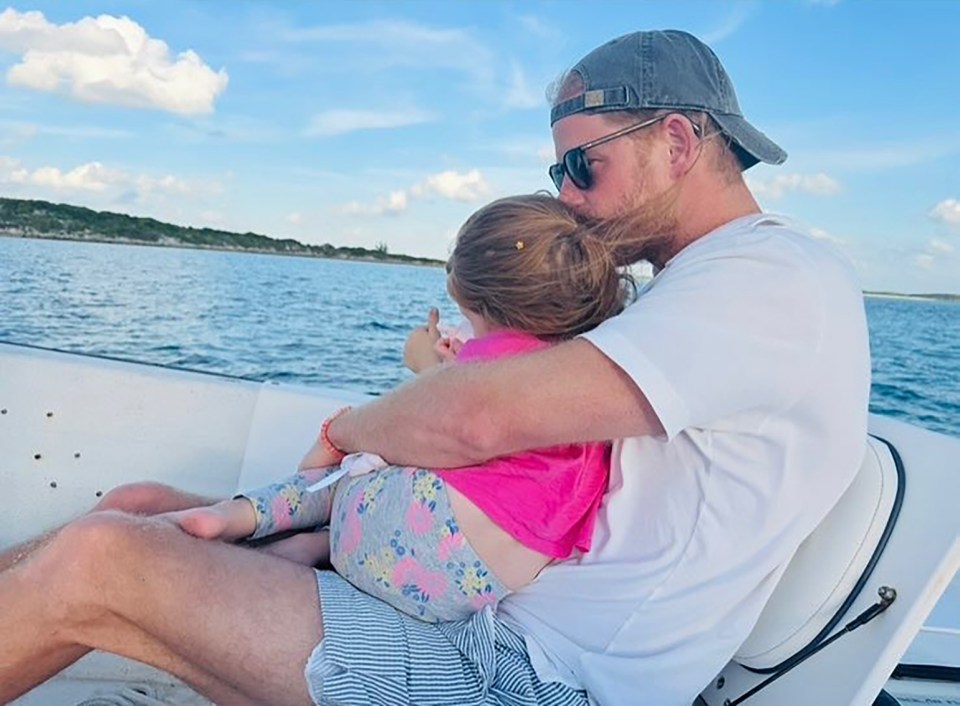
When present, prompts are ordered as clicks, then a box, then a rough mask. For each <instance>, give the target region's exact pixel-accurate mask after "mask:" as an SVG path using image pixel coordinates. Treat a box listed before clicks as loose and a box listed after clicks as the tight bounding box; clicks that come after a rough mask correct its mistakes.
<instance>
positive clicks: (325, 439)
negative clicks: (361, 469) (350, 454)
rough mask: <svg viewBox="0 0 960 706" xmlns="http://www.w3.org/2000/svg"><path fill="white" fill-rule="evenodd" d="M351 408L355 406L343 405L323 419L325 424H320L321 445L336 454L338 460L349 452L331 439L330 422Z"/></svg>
mask: <svg viewBox="0 0 960 706" xmlns="http://www.w3.org/2000/svg"><path fill="white" fill-rule="evenodd" d="M351 409H353V408H352V407H349V406H347V407H341V408H340V409H338V410H337V411H336V412H334V413H333V414H331V415H330V416H329V417H327V418H326V419H324V420H323V424H321V425H320V445H321V446H323V448H324V449H326V450H327V451H329V452H330V453H331V454H333V455H334V456H336V457H337V460H338V461H339V460H340V459H342V458H343V457H344V456H346V455H347V454H346V452H345V451H343V450H342V449H339V448H337V445H336V444H334V443H333V442H332V441H330V433H329V432H330V422H332V421H333V420H334V419H336V418H337V417H342V416H343V415H344V414H346V413H347V412H349V411H350V410H351Z"/></svg>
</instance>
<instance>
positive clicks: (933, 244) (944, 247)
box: [927, 238, 955, 255]
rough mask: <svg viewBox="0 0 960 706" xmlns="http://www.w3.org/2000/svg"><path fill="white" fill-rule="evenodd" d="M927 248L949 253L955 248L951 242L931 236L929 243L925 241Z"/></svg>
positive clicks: (944, 253) (940, 252) (939, 252)
mask: <svg viewBox="0 0 960 706" xmlns="http://www.w3.org/2000/svg"><path fill="white" fill-rule="evenodd" d="M927 249H928V250H931V251H932V252H935V253H938V254H943V255H949V254H950V253H952V252H953V251H954V249H955V248H954V247H953V245H952V244H950V243H948V242H947V241H945V240H940V239H939V238H933V239H932V240H930V242H929V243H927Z"/></svg>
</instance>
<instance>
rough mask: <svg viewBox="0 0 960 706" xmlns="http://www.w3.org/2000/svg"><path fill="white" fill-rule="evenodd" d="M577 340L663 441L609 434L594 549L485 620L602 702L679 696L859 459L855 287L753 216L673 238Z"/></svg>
mask: <svg viewBox="0 0 960 706" xmlns="http://www.w3.org/2000/svg"><path fill="white" fill-rule="evenodd" d="M584 338H586V339H587V340H589V341H590V342H591V343H593V345H595V346H596V347H597V348H599V349H600V350H601V351H603V353H604V354H605V355H607V356H608V357H609V358H610V359H611V360H613V361H614V362H615V363H616V364H617V365H619V366H620V367H621V368H622V369H623V370H624V371H626V373H627V374H628V375H629V376H630V377H631V378H632V379H633V381H634V382H635V383H636V385H637V387H638V388H640V390H642V391H643V393H644V394H645V395H646V397H647V399H648V400H649V401H650V404H651V405H652V406H653V409H654V410H655V411H656V413H657V416H658V417H659V419H660V422H661V424H662V425H663V427H664V429H665V431H666V436H665V437H659V438H657V437H639V438H631V439H625V440H622V441H619V442H617V444H616V446H615V447H614V454H613V459H614V461H613V467H612V469H611V475H610V488H609V492H608V493H607V495H606V496H605V498H604V502H603V504H602V506H601V508H600V514H599V517H598V519H597V529H596V531H595V534H594V539H593V547H592V548H591V550H590V552H589V553H587V554H586V555H585V556H582V557H580V558H577V559H572V560H569V561H567V562H564V563H561V564H557V565H554V566H551V567H549V568H547V569H546V570H544V571H543V572H542V573H541V575H540V577H539V578H538V579H537V580H536V581H534V582H533V583H532V584H530V585H529V586H528V587H526V588H524V589H523V590H521V591H519V592H517V593H515V594H513V595H511V596H509V597H507V598H506V599H505V600H504V601H503V603H502V604H501V607H500V615H501V617H502V618H503V619H504V620H505V621H506V622H507V623H508V624H509V625H511V626H513V627H514V628H515V629H517V630H518V631H519V632H521V633H522V634H523V635H524V636H525V638H526V642H527V646H528V649H529V651H530V655H531V660H532V662H533V665H534V667H535V669H536V671H537V674H538V675H539V677H540V678H541V679H542V680H544V681H561V682H564V683H567V684H570V685H572V686H576V687H578V688H585V689H586V690H587V691H588V693H589V695H590V698H591V700H592V702H593V703H596V704H602V705H603V706H614V705H620V704H623V705H629V706H642V705H644V704H650V705H651V706H690V704H691V703H692V701H693V700H694V699H695V697H696V695H697V694H698V693H699V692H700V691H701V690H702V689H703V687H705V686H706V685H707V684H708V683H709V682H710V681H711V680H712V679H713V677H715V676H716V675H717V674H718V673H719V672H720V670H721V669H722V668H723V666H724V665H725V664H726V663H727V661H728V660H729V659H730V658H731V657H732V656H733V654H734V653H735V652H736V650H737V649H738V648H739V646H740V645H741V644H742V643H743V642H744V640H745V639H746V637H747V636H748V634H749V633H750V631H751V629H752V628H753V626H754V624H755V622H756V620H757V617H758V616H759V614H760V611H761V609H762V608H763V605H764V603H765V602H766V600H767V598H768V597H769V596H770V593H771V592H772V590H773V588H774V586H775V585H776V582H777V581H778V580H779V578H780V576H781V575H782V573H783V569H784V568H785V565H786V563H787V562H788V561H789V559H790V558H791V557H792V556H793V553H794V552H795V550H796V548H797V546H798V545H799V544H800V542H801V541H802V540H803V539H804V538H805V537H806V536H807V535H808V534H809V533H810V532H811V531H812V530H813V529H814V527H815V526H816V525H817V524H818V523H819V522H820V521H821V520H822V519H823V517H824V516H825V515H826V513H827V511H828V510H829V509H830V508H831V507H832V506H833V504H834V503H835V502H836V500H837V499H838V498H839V497H840V495H841V494H842V493H843V491H844V490H845V489H846V487H847V486H848V485H849V483H850V481H851V480H852V479H853V476H854V474H855V473H856V471H857V469H858V467H859V465H860V462H861V461H862V459H863V454H864V449H865V439H866V428H867V403H868V397H869V388H870V355H869V349H868V339H867V328H866V320H865V316H864V309H863V296H862V294H861V291H860V288H859V286H858V283H857V278H856V277H855V275H854V274H853V271H852V268H851V267H850V266H849V264H848V263H847V262H846V261H845V260H843V259H842V258H841V257H839V256H838V255H837V254H836V253H834V252H833V251H831V250H830V249H829V248H827V247H826V246H825V245H824V244H823V243H821V242H818V241H816V240H814V239H812V238H811V237H809V236H807V235H804V234H802V233H801V232H799V231H798V230H796V229H795V228H794V227H792V226H791V225H789V224H788V223H787V222H786V221H785V220H784V219H782V218H778V217H774V216H769V215H753V216H747V217H743V218H739V219H737V220H734V221H732V222H730V223H728V224H726V225H724V226H722V227H721V228H719V229H717V230H715V231H713V232H711V233H709V234H707V235H706V236H704V237H702V238H700V239H699V240H697V241H696V242H694V243H692V244H690V245H689V246H687V247H686V248H684V250H683V251H681V252H680V253H679V254H678V255H677V256H676V257H674V258H673V259H672V260H671V261H670V262H669V263H667V265H666V266H665V267H664V269H663V270H662V271H660V272H659V273H658V274H657V275H656V276H655V277H654V279H653V280H652V281H651V282H650V283H649V284H648V285H647V286H646V287H645V288H644V290H643V291H642V292H641V294H640V296H639V298H638V300H637V301H636V302H635V303H634V304H632V305H631V306H629V307H628V308H627V309H626V310H625V311H624V312H623V313H622V314H621V315H620V316H617V317H616V318H613V319H610V320H608V321H606V322H604V323H603V324H601V325H600V326H599V327H597V328H596V329H594V330H593V331H591V332H589V333H587V334H585V335H584Z"/></svg>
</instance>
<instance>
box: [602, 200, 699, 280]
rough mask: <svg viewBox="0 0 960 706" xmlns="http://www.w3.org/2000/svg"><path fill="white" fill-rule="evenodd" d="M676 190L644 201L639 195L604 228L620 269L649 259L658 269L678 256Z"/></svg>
mask: <svg viewBox="0 0 960 706" xmlns="http://www.w3.org/2000/svg"><path fill="white" fill-rule="evenodd" d="M677 210H678V209H677V191H676V189H674V188H670V189H667V190H666V191H664V192H662V193H660V194H657V195H656V196H653V197H650V198H647V199H645V200H644V199H642V198H641V197H640V194H639V193H637V194H636V195H635V196H634V198H633V199H631V203H629V204H627V205H626V207H625V208H624V210H623V211H622V212H621V213H619V214H617V215H616V216H613V217H611V218H609V219H607V220H606V222H605V223H604V224H603V225H602V226H601V232H602V233H603V236H602V237H603V238H604V240H605V241H606V242H607V243H608V244H609V245H610V246H611V247H612V249H613V252H614V259H615V260H616V263H617V265H618V266H624V265H632V264H634V263H636V262H640V261H642V260H646V261H648V262H651V263H653V264H654V265H656V266H657V267H663V265H664V263H665V262H666V261H667V260H669V259H670V258H671V257H673V255H675V254H676V252H677V250H678V249H679V248H678V247H677V246H678V244H679V242H680V223H679V217H678V215H677Z"/></svg>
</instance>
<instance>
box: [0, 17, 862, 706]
mask: <svg viewBox="0 0 960 706" xmlns="http://www.w3.org/2000/svg"><path fill="white" fill-rule="evenodd" d="M551 122H552V126H553V138H554V143H555V146H556V152H557V157H558V163H557V165H555V166H554V167H553V168H551V170H550V171H551V176H552V177H553V179H554V180H555V183H556V184H557V186H558V187H559V189H560V198H561V199H562V200H564V201H566V202H568V203H570V204H571V205H573V206H575V207H576V208H578V209H579V210H582V211H584V212H586V213H589V214H592V215H595V216H599V217H621V218H623V219H624V222H627V223H630V224H632V226H633V227H632V229H630V230H629V231H626V232H625V234H624V236H623V237H621V238H618V239H617V241H616V242H614V243H611V247H612V248H614V249H615V250H616V251H617V252H618V253H619V254H620V256H621V257H622V258H623V259H624V261H625V262H626V261H630V262H632V261H636V260H639V259H649V260H650V261H651V262H653V263H654V265H655V266H656V268H657V270H658V271H657V274H656V276H655V278H654V279H653V281H652V282H651V283H650V284H649V285H648V286H647V287H646V288H645V289H644V291H643V292H641V294H640V296H639V298H638V301H637V302H636V303H635V304H634V305H632V306H631V307H629V308H628V309H627V310H626V311H625V312H624V313H623V314H621V315H620V316H618V317H616V318H615V319H611V320H609V321H607V322H605V323H604V324H602V325H601V326H600V327H598V328H597V329H595V330H594V331H592V332H590V333H588V334H586V335H584V336H581V337H579V338H578V339H575V340H573V341H570V342H567V343H564V344H560V345H557V346H555V347H552V348H550V349H548V350H546V351H543V352H539V353H536V354H531V355H527V356H521V357H517V358H511V359H507V360H502V361H496V362H491V363H489V364H482V365H479V364H478V365H463V366H453V367H450V368H446V369H442V370H437V371H435V372H430V373H425V374H423V375H420V376H418V378H417V379H416V380H415V381H413V382H411V383H409V384H408V385H405V386H403V387H402V388H400V389H399V390H397V391H396V392H394V393H391V394H389V395H385V396H384V397H382V398H380V399H379V400H377V401H376V402H373V403H371V404H368V405H365V406H363V407H361V408H358V409H355V410H352V411H350V412H348V413H346V414H343V415H340V416H337V417H336V418H335V419H332V420H330V421H328V423H326V424H325V425H324V430H325V437H326V441H327V442H328V443H327V444H326V445H320V446H318V447H316V448H315V449H314V450H312V451H311V453H310V454H309V455H308V458H310V460H311V461H313V462H315V463H316V464H320V463H323V462H325V461H327V460H331V461H332V460H334V459H335V458H336V457H337V455H338V453H339V452H340V451H355V450H361V449H362V450H365V451H373V452H376V453H379V454H380V455H382V456H383V457H384V458H386V459H388V460H389V461H391V462H394V463H411V464H417V465H424V466H433V467H449V466H458V465H465V464H469V463H476V462H479V461H482V460H485V459H488V458H491V457H494V456H498V455H502V454H506V453H510V452H513V451H518V450H521V449H529V448H537V447H545V446H551V445H554V444H559V443H569V442H574V441H587V440H600V439H620V441H618V442H617V443H616V445H615V448H614V466H613V468H612V472H611V480H610V487H609V492H608V494H607V496H606V497H605V500H604V503H603V506H602V508H601V514H600V516H599V518H598V528H597V530H596V534H595V537H594V542H593V548H592V549H591V551H590V552H589V553H588V554H587V555H585V556H583V557H580V558H578V559H575V560H571V561H568V562H564V563H562V564H559V565H555V566H551V567H548V568H547V569H545V570H544V571H543V572H542V574H541V575H540V577H539V578H538V579H537V580H536V581H535V582H534V583H533V584H532V585H531V586H529V587H528V588H527V589H524V590H522V591H520V592H518V593H516V594H513V595H511V596H509V597H508V598H507V599H506V600H505V601H504V602H503V603H502V604H501V605H500V606H499V608H498V610H497V611H496V613H495V614H494V613H493V612H492V611H490V610H489V609H487V610H484V611H482V612H480V613H478V614H477V615H476V616H475V618H474V619H472V620H471V621H469V624H466V625H465V624H448V625H439V626H429V625H426V624H423V623H418V622H417V621H415V620H413V619H408V618H405V617H402V616H399V615H397V614H396V612H395V611H393V609H390V608H384V607H383V604H380V605H374V604H376V603H377V601H374V600H373V599H370V598H369V597H368V596H366V595H365V594H362V593H360V592H359V591H357V590H356V589H353V588H352V587H351V586H349V584H346V583H345V582H344V581H343V580H342V579H339V577H337V576H336V575H335V574H329V573H322V572H321V573H320V574H318V575H317V577H318V578H315V577H314V575H313V573H312V572H311V571H310V570H308V569H305V568H304V567H299V566H296V565H293V564H290V563H288V562H284V561H282V560H280V559H277V558H276V557H268V556H262V555H259V554H257V553H254V552H249V551H246V550H243V549H240V548H238V547H234V546H230V545H224V544H221V543H217V542H207V543H204V542H200V541H198V540H195V539H193V538H190V537H187V536H185V535H183V534H181V533H179V532H178V531H177V530H176V529H174V528H172V527H171V526H170V525H169V524H168V523H165V522H163V521H160V520H151V519H144V518H134V517H131V516H129V515H123V514H110V513H95V514H92V515H88V516H87V517H85V518H81V519H80V520H78V521H77V522H75V523H73V524H71V525H69V526H67V527H66V528H64V529H63V530H61V531H60V532H59V533H57V534H56V535H54V536H53V537H52V538H49V539H48V540H47V541H46V543H45V544H41V545H40V548H39V549H36V550H34V552H33V553H32V554H31V555H30V556H29V557H28V558H27V559H26V560H24V561H22V562H21V563H20V564H18V565H16V566H14V568H13V569H11V570H8V571H6V572H5V573H3V574H0V630H2V634H3V636H4V640H3V641H0V700H5V699H9V698H12V697H14V696H16V695H17V694H20V693H22V692H23V691H25V690H26V689H29V688H30V687H31V686H32V685H34V684H36V683H39V682H40V681H42V680H43V679H46V678H48V677H49V676H50V675H52V674H54V673H56V672H57V671H58V670H60V669H61V668H63V667H64V666H66V665H67V664H69V663H71V662H72V661H74V660H76V659H77V658H78V657H79V656H80V655H82V654H83V653H84V652H85V651H87V649H89V648H91V647H95V648H101V649H106V650H109V651H113V652H118V653H121V654H125V655H129V656H132V657H134V658H137V659H141V660H143V661H146V662H149V663H151V664H154V665H157V666H159V667H161V668H163V669H167V670H168V671H170V672H172V673H174V674H176V675H178V676H180V677H182V678H184V679H185V680H186V681H188V682H189V683H191V684H192V685H194V686H195V687H196V688H197V689H198V690H199V691H201V692H202V693H204V694H206V695H208V696H210V697H211V698H212V699H214V700H215V701H217V702H218V703H225V704H226V703H271V704H281V703H282V704H287V703H290V704H295V703H308V702H309V698H310V697H312V698H313V699H315V700H316V701H317V702H318V703H350V704H364V703H369V704H397V703H415V704H433V703H456V704H473V703H476V704H480V703H484V704H496V703H529V704H536V703H541V704H556V705H559V704H565V705H566V704H586V703H588V701H589V702H590V703H598V704H605V705H606V704H614V705H617V704H630V705H635V704H656V705H657V706H665V705H666V706H670V705H672V704H676V705H677V706H681V705H683V706H686V705H688V704H690V702H691V701H692V700H693V698H694V697H695V695H696V693H697V692H698V691H699V690H700V689H702V687H703V686H705V685H706V683H707V682H708V681H709V680H710V679H711V678H712V677H713V676H714V675H715V674H716V673H717V672H718V671H719V670H720V669H721V668H722V666H723V664H724V663H725V662H726V661H727V660H728V659H729V658H730V657H731V656H732V655H733V654H734V652H735V651H736V649H737V648H738V647H739V645H740V644H741V643H742V642H743V640H744V639H745V638H746V636H747V635H748V633H749V632H750V630H751V628H752V626H753V624H754V622H755V621H756V618H757V616H758V615H759V612H760V610H761V609H762V607H763V605H764V603H765V601H766V599H767V598H768V597H769V595H770V593H771V591H772V590H773V588H774V586H775V584H776V582H777V580H778V579H779V577H780V576H781V575H782V572H783V569H784V567H785V565H786V563H787V562H788V561H789V559H790V557H791V556H792V554H793V552H794V551H795V549H796V547H797V546H798V545H799V543H800V542H801V541H802V540H803V539H804V537H806V536H807V535H808V534H809V533H810V531H811V530H812V529H813V528H814V527H815V526H816V525H817V524H818V523H819V522H820V520H821V519H822V518H823V516H824V515H825V514H826V512H827V511H828V510H829V508H830V507H831V506H832V505H833V503H834V502H835V501H836V499H837V498H839V496H840V495H841V493H842V492H843V490H844V489H845V488H846V486H847V485H848V484H849V482H850V480H851V479H852V477H853V475H854V473H855V472H856V469H857V467H858V465H859V463H860V461H861V458H862V454H863V450H864V439H865V431H866V409H867V396H868V390H869V356H868V350H867V337H866V326H865V321H864V314H863V305H862V298H861V296H860V292H859V288H858V286H857V284H856V282H855V278H854V277H853V276H852V274H851V272H850V270H849V267H848V266H847V265H846V264H845V263H844V262H842V261H841V260H839V259H838V258H837V257H836V256H835V255H833V254H831V253H829V252H828V251H826V250H825V249H823V248H822V247H821V246H820V245H818V244H817V243H816V242H814V241H813V240H811V239H810V238H807V237H806V236H804V235H802V234H800V233H797V232H796V231H795V230H794V229H793V228H792V227H790V226H789V225H787V224H786V223H784V222H783V221H782V220H781V219H778V218H774V217H771V216H766V215H763V214H762V213H760V209H759V207H758V206H757V204H756V202H755V201H754V199H753V197H752V196H751V194H750V192H749V190H748V189H747V187H746V186H745V184H744V182H743V178H742V174H741V172H742V170H743V169H746V168H748V167H750V166H752V165H753V164H755V163H756V162H757V161H766V162H769V163H780V162H782V161H783V160H784V159H785V156H786V155H785V153H784V152H783V151H782V150H781V149H780V148H779V147H777V146H776V145H775V144H774V143H772V142H771V141H770V140H769V139H767V138H766V137H765V136H764V135H763V134H762V133H760V132H758V131H757V130H756V129H755V128H753V127H752V126H751V125H750V124H749V123H747V122H746V121H745V120H744V119H743V117H742V115H741V114H740V109H739V106H738V104H737V100H736V97H735V95H734V91H733V87H732V85H731V83H730V81H729V79H728V77H727V75H726V72H725V71H724V69H723V67H722V66H721V64H720V62H719V61H718V60H717V58H716V57H715V56H714V54H713V53H712V52H711V51H710V49H709V48H707V47H706V46H705V45H703V44H702V43H701V42H699V40H697V39H696V38H694V37H692V36H690V35H688V34H685V33H682V32H675V31H668V32H638V33H634V34H631V35H627V36H625V37H621V38H619V39H617V40H614V41H613V42H610V43H608V44H606V45H604V46H602V47H600V48H598V49H596V50H595V51H593V52H592V53H590V54H589V55H587V56H586V57H585V58H584V59H583V60H582V61H581V62H580V63H578V64H577V65H576V66H575V67H574V68H573V69H572V70H571V71H570V72H569V73H568V74H567V75H566V76H565V77H564V79H563V80H562V81H561V83H560V86H559V90H558V92H557V95H556V97H555V99H554V105H553V109H552V111H551ZM423 335H424V336H431V337H432V336H435V335H436V334H435V332H434V331H433V330H426V329H425V330H424V332H423ZM0 565H2V561H0ZM317 582H319V587H320V590H319V593H320V598H319V602H318V598H317V590H316V589H317ZM41 586H42V587H43V593H39V587H41ZM281 586H282V587H283V588H282V590H277V588H276V587H281ZM320 609H322V618H321V610H320ZM321 636H322V638H323V642H322V643H320V644H319V645H318V639H319V638H320V637H321ZM305 665H306V673H307V681H308V683H309V692H308V687H307V684H305V683H304V680H303V678H302V676H301V675H302V673H303V672H304V667H305ZM308 693H309V696H308Z"/></svg>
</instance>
